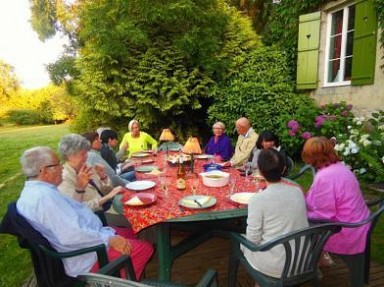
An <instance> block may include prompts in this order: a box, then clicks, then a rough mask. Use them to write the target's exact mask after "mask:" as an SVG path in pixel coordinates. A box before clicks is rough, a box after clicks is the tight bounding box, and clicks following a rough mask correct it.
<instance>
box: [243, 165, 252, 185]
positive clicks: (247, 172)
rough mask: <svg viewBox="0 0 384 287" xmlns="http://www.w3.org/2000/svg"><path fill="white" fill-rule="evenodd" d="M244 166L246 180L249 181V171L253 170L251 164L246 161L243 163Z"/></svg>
mask: <svg viewBox="0 0 384 287" xmlns="http://www.w3.org/2000/svg"><path fill="white" fill-rule="evenodd" d="M243 168H244V171H245V180H246V181H248V174H249V171H250V170H251V164H250V163H249V162H247V161H246V162H244V164H243Z"/></svg>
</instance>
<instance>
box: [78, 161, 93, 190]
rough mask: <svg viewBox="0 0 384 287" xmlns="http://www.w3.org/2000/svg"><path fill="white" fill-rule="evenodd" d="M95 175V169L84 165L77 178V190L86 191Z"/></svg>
mask: <svg viewBox="0 0 384 287" xmlns="http://www.w3.org/2000/svg"><path fill="white" fill-rule="evenodd" d="M92 175H93V169H92V167H90V166H86V165H83V166H82V167H81V168H80V170H79V172H78V173H77V176H76V183H75V187H76V190H85V188H86V187H87V185H88V183H89V181H90V179H91V178H92Z"/></svg>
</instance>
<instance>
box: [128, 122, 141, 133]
mask: <svg viewBox="0 0 384 287" xmlns="http://www.w3.org/2000/svg"><path fill="white" fill-rule="evenodd" d="M133 124H139V122H138V121H137V120H131V121H130V122H129V124H128V130H129V131H131V130H132V126H133Z"/></svg>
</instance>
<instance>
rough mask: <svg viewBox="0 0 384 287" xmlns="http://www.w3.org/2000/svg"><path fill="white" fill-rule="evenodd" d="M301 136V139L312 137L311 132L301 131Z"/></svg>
mask: <svg viewBox="0 0 384 287" xmlns="http://www.w3.org/2000/svg"><path fill="white" fill-rule="evenodd" d="M301 137H302V138H303V139H306V140H307V139H309V138H311V137H312V135H311V133H310V132H303V133H302V134H301Z"/></svg>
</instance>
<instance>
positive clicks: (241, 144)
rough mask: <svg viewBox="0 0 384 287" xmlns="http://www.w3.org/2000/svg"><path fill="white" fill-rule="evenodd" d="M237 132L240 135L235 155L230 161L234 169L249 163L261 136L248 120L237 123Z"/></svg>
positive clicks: (243, 119) (241, 119) (242, 119)
mask: <svg viewBox="0 0 384 287" xmlns="http://www.w3.org/2000/svg"><path fill="white" fill-rule="evenodd" d="M236 130H237V133H238V134H239V137H238V138H237V142H236V147H235V153H234V155H233V156H232V158H231V160H230V161H229V163H228V165H229V164H230V165H231V166H233V167H239V166H242V165H243V164H244V163H245V162H247V161H248V158H249V156H250V154H251V152H252V150H253V148H254V147H255V146H256V141H257V138H258V137H259V135H258V134H257V133H256V132H255V131H254V130H253V128H252V127H251V124H250V122H249V120H248V119H247V118H244V117H243V118H240V119H238V120H237V121H236Z"/></svg>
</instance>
